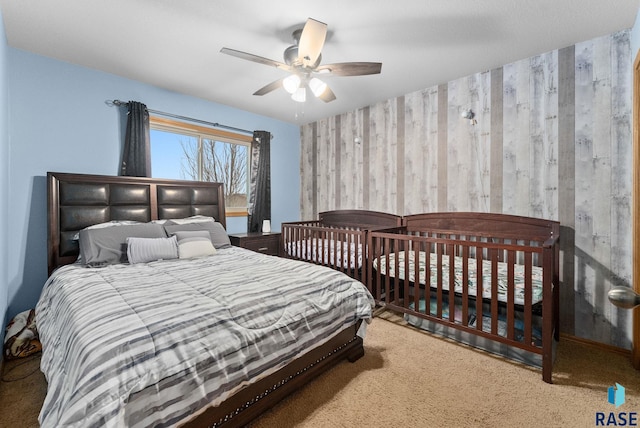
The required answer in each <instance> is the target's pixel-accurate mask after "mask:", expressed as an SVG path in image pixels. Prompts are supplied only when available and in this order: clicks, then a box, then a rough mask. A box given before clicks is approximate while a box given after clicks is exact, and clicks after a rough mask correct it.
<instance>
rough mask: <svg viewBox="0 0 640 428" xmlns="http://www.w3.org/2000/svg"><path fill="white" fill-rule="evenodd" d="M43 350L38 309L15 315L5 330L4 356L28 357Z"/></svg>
mask: <svg viewBox="0 0 640 428" xmlns="http://www.w3.org/2000/svg"><path fill="white" fill-rule="evenodd" d="M41 350H42V345H41V344H40V340H39V338H38V330H37V328H36V311H35V310H34V309H31V310H28V311H24V312H21V313H19V314H18V315H16V316H15V317H13V319H12V320H11V322H9V325H7V328H6V330H5V336H4V357H5V358H6V359H7V360H12V359H15V358H23V357H27V356H29V355H31V354H35V353H36V352H40V351H41Z"/></svg>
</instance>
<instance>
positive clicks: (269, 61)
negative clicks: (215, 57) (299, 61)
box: [220, 48, 292, 71]
mask: <svg viewBox="0 0 640 428" xmlns="http://www.w3.org/2000/svg"><path fill="white" fill-rule="evenodd" d="M220 52H222V53H223V54H227V55H231V56H235V57H237V58H241V59H246V60H247V61H253V62H257V63H258V64H264V65H268V66H270V67H276V68H280V69H282V70H287V71H291V70H292V68H291V67H290V66H288V65H287V64H285V63H283V62H278V61H274V60H272V59H269V58H264V57H261V56H258V55H253V54H250V53H247V52H242V51H237V50H235V49H229V48H222V49H220Z"/></svg>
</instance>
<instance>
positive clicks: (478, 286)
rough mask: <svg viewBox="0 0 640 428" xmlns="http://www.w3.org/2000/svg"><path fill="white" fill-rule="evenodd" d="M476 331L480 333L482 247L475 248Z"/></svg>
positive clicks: (482, 282) (482, 283)
mask: <svg viewBox="0 0 640 428" xmlns="http://www.w3.org/2000/svg"><path fill="white" fill-rule="evenodd" d="M475 250H476V330H480V331H482V290H483V289H484V281H483V277H482V253H483V247H480V246H476V247H475Z"/></svg>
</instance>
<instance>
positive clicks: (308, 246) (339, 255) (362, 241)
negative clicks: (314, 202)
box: [281, 221, 366, 284]
mask: <svg viewBox="0 0 640 428" xmlns="http://www.w3.org/2000/svg"><path fill="white" fill-rule="evenodd" d="M281 236H282V241H281V242H282V254H283V255H284V256H285V257H288V258H292V259H297V260H304V261H307V262H312V263H315V264H319V265H323V266H328V267H331V268H333V269H335V270H338V271H340V272H344V273H346V274H347V275H349V276H350V277H352V278H354V279H357V280H359V281H361V282H362V283H364V284H366V269H365V267H364V266H365V264H366V231H365V230H361V229H359V228H357V227H338V226H325V225H323V224H322V223H321V222H319V221H306V222H295V223H283V224H282V229H281Z"/></svg>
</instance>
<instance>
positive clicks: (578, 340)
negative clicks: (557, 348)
mask: <svg viewBox="0 0 640 428" xmlns="http://www.w3.org/2000/svg"><path fill="white" fill-rule="evenodd" d="M560 340H568V341H569V342H575V343H579V344H581V345H585V346H588V347H590V348H595V349H599V350H601V351H607V352H612V353H614V354H618V355H623V356H625V357H628V358H631V350H630V349H624V348H620V347H618V346H613V345H608V344H606V343H602V342H596V341H595V340H589V339H584V338H582V337H577V336H573V335H571V334H566V333H560Z"/></svg>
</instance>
